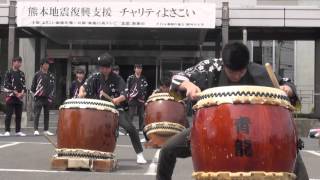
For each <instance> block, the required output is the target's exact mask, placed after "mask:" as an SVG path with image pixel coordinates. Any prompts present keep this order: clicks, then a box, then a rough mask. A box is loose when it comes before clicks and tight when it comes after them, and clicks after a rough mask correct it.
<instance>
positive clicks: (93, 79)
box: [78, 55, 147, 164]
mask: <svg viewBox="0 0 320 180" xmlns="http://www.w3.org/2000/svg"><path fill="white" fill-rule="evenodd" d="M111 63H112V57H111V56H110V55H103V56H100V57H99V58H98V64H99V72H98V73H94V74H92V75H91V76H90V77H89V78H88V79H86V81H85V83H84V84H83V85H82V86H81V87H80V92H79V95H78V96H79V97H80V98H84V97H85V98H92V99H102V100H108V101H112V103H113V104H115V105H116V107H117V110H118V111H119V126H120V127H122V128H124V129H125V130H126V131H127V132H128V133H129V136H130V139H131V143H132V145H133V148H134V150H135V152H136V153H137V163H138V164H145V163H147V161H146V160H145V158H144V156H143V154H142V151H143V149H142V145H141V143H140V139H139V135H138V132H137V131H136V129H135V127H134V126H133V124H132V123H131V122H129V121H128V120H127V119H126V118H125V114H124V111H123V102H124V101H125V100H126V97H127V91H126V83H125V82H124V80H123V79H122V78H121V77H120V76H119V75H117V74H115V73H113V72H112V68H111Z"/></svg>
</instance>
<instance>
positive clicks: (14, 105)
mask: <svg viewBox="0 0 320 180" xmlns="http://www.w3.org/2000/svg"><path fill="white" fill-rule="evenodd" d="M6 105H7V110H6V118H5V129H6V131H8V132H10V125H11V117H12V114H13V111H14V112H15V115H16V118H15V121H16V132H20V130H21V115H22V103H21V102H7V103H6Z"/></svg>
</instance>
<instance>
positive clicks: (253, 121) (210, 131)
mask: <svg viewBox="0 0 320 180" xmlns="http://www.w3.org/2000/svg"><path fill="white" fill-rule="evenodd" d="M194 109H195V110H196V114H195V117H194V121H193V127H192V130H191V150H192V160H193V166H194V170H195V172H194V173H193V177H194V178H195V179H210V178H212V179H214V178H216V179H219V177H220V179H221V178H231V177H233V178H242V179H248V177H249V179H250V178H251V179H259V178H260V179H261V178H262V179H263V178H267V179H294V178H295V175H294V174H293V173H292V172H293V170H294V165H295V161H296V156H297V136H296V131H295V125H294V122H293V117H292V112H291V110H293V107H292V106H291V104H290V102H289V100H288V97H287V95H286V94H285V92H283V91H282V90H280V89H275V88H270V87H261V86H226V87H217V88H211V89H207V90H205V91H203V92H202V93H201V96H200V99H199V101H198V102H197V104H196V105H195V106H194ZM268 176H270V177H268ZM246 177H247V178H246ZM231 179H232V178H231Z"/></svg>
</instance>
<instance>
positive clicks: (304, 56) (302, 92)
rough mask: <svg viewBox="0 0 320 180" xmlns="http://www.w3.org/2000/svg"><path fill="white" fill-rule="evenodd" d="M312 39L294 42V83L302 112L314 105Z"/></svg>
mask: <svg viewBox="0 0 320 180" xmlns="http://www.w3.org/2000/svg"><path fill="white" fill-rule="evenodd" d="M314 48H315V42H314V41H296V42H295V74H294V76H295V78H294V79H295V84H296V86H297V91H298V94H299V96H300V98H301V102H302V107H301V112H302V113H310V112H311V111H312V108H313V107H314V96H313V93H314V76H315V74H314V64H315V54H314Z"/></svg>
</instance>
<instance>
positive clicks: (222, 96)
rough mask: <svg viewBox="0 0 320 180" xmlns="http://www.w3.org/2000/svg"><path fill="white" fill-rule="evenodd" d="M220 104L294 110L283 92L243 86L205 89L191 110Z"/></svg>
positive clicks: (261, 87)
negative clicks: (254, 105)
mask: <svg viewBox="0 0 320 180" xmlns="http://www.w3.org/2000/svg"><path fill="white" fill-rule="evenodd" d="M226 97H230V98H226ZM249 102H250V103H249ZM220 104H268V105H277V106H282V107H285V108H287V109H290V110H294V107H293V106H292V105H291V103H290V101H289V98H288V96H287V95H286V93H285V92H284V91H282V90H280V89H277V88H272V87H266V86H244V85H242V86H220V87H215V88H209V89H206V90H204V91H202V92H201V93H200V98H199V100H198V102H197V103H196V105H195V106H194V107H193V109H195V110H197V109H200V108H204V107H209V106H214V105H220Z"/></svg>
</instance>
